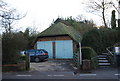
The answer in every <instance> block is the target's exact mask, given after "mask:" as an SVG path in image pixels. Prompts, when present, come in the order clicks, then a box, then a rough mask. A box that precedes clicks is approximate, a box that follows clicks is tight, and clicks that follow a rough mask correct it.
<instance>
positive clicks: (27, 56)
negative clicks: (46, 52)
mask: <svg viewBox="0 0 120 81" xmlns="http://www.w3.org/2000/svg"><path fill="white" fill-rule="evenodd" d="M26 70H30V55H29V53H26Z"/></svg>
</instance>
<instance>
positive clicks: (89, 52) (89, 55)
mask: <svg viewBox="0 0 120 81" xmlns="http://www.w3.org/2000/svg"><path fill="white" fill-rule="evenodd" d="M82 59H83V60H84V59H88V60H91V63H92V64H91V67H92V68H96V67H97V66H98V59H97V53H96V52H95V51H94V50H93V49H92V48H90V47H82Z"/></svg>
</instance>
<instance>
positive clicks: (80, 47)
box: [79, 42, 82, 66]
mask: <svg viewBox="0 0 120 81" xmlns="http://www.w3.org/2000/svg"><path fill="white" fill-rule="evenodd" d="M79 51H80V66H81V65H82V52H81V42H79Z"/></svg>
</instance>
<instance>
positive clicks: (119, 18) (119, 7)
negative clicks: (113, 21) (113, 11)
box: [118, 0, 120, 27]
mask: <svg viewBox="0 0 120 81" xmlns="http://www.w3.org/2000/svg"><path fill="white" fill-rule="evenodd" d="M118 27H120V0H119V1H118Z"/></svg>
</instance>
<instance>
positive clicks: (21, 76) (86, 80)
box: [2, 62, 120, 81]
mask: <svg viewBox="0 0 120 81" xmlns="http://www.w3.org/2000/svg"><path fill="white" fill-rule="evenodd" d="M67 65H68V63H61V62H60V63H52V64H51V62H49V63H48V62H43V63H38V64H34V63H32V66H35V69H34V70H31V71H26V72H4V73H2V78H3V81H6V80H7V81H8V80H10V81H16V80H17V81H19V80H20V81H23V80H25V81H26V80H28V81H31V80H33V81H35V80H38V81H40V80H42V79H44V81H45V80H52V81H53V80H56V79H57V81H58V79H62V80H64V79H65V80H68V81H70V80H72V81H74V80H80V81H120V68H113V67H111V68H110V67H108V68H107V67H102V68H97V69H95V70H92V71H91V72H90V73H83V72H80V73H74V70H71V69H70V68H67ZM43 66H44V67H43ZM49 68H51V69H49ZM63 68H64V69H63ZM73 79H74V80H73Z"/></svg>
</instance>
